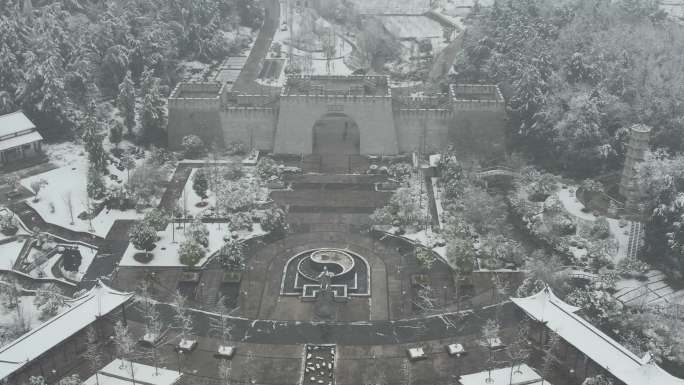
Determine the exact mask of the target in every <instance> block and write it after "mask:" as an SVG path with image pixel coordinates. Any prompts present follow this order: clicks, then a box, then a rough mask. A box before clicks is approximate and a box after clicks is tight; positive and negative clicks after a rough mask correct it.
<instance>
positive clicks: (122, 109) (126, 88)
mask: <svg viewBox="0 0 684 385" xmlns="http://www.w3.org/2000/svg"><path fill="white" fill-rule="evenodd" d="M116 104H117V107H119V113H120V114H121V116H122V117H123V118H124V124H125V125H126V127H127V128H128V135H129V136H133V128H134V127H135V86H134V84H133V80H132V79H131V71H128V72H126V77H124V80H123V81H122V82H121V84H120V85H119V96H118V97H117V99H116Z"/></svg>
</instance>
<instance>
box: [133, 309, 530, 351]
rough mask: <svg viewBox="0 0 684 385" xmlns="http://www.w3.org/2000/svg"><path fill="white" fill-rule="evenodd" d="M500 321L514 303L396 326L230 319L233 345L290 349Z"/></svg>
mask: <svg viewBox="0 0 684 385" xmlns="http://www.w3.org/2000/svg"><path fill="white" fill-rule="evenodd" d="M159 310H160V314H161V318H162V320H163V321H164V323H165V324H173V322H172V321H173V317H174V308H173V307H172V306H171V305H167V304H160V305H159ZM497 315H498V319H499V320H500V322H501V324H502V325H510V324H511V323H512V322H514V321H515V320H516V319H517V316H516V315H515V309H514V307H513V306H512V305H511V303H510V302H507V303H504V304H503V305H501V307H497V306H494V307H489V308H484V309H481V310H478V311H475V312H465V313H444V314H438V315H434V316H429V317H424V318H410V319H400V320H396V321H388V320H380V321H359V322H326V323H325V324H323V323H321V322H316V321H278V320H254V319H247V318H239V317H234V318H230V320H229V324H230V325H231V326H232V330H231V334H232V337H233V339H234V340H235V341H240V342H243V343H245V342H249V343H256V344H269V345H288V344H302V343H311V344H331V343H335V344H339V345H360V346H368V345H387V344H406V343H414V342H418V341H428V340H435V339H440V338H446V337H452V338H456V337H458V336H459V335H465V334H478V335H479V334H480V333H481V327H482V324H483V323H484V321H485V320H487V319H495V318H497ZM126 316H127V317H128V318H129V319H131V320H133V321H136V322H141V323H142V322H143V318H142V314H141V313H140V311H139V309H137V308H136V307H128V308H127V309H126ZM216 317H218V315H217V314H213V313H208V312H199V311H197V312H193V321H194V330H195V332H196V333H197V335H198V336H200V337H207V336H209V333H210V331H211V327H210V325H211V320H212V319H213V318H216Z"/></svg>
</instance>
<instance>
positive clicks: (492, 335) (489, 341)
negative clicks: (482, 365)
mask: <svg viewBox="0 0 684 385" xmlns="http://www.w3.org/2000/svg"><path fill="white" fill-rule="evenodd" d="M500 328H501V327H500V326H499V322H498V321H496V320H494V319H488V320H487V321H486V322H485V324H484V325H482V345H483V346H485V347H486V348H487V349H488V350H489V359H488V360H487V378H488V379H490V380H491V378H492V365H493V364H494V362H493V360H492V358H493V354H494V348H496V347H497V345H496V341H497V340H498V339H499V333H500Z"/></svg>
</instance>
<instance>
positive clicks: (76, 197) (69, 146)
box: [21, 143, 144, 237]
mask: <svg viewBox="0 0 684 385" xmlns="http://www.w3.org/2000/svg"><path fill="white" fill-rule="evenodd" d="M44 149H45V152H46V153H47V154H48V156H49V158H50V161H51V162H53V163H54V164H56V165H58V166H60V167H59V168H57V169H54V170H51V171H48V172H45V173H43V174H38V175H34V176H31V177H29V178H25V179H22V180H21V184H22V185H23V186H24V187H26V188H27V189H29V190H31V191H33V190H32V189H31V183H32V182H33V181H37V180H45V181H47V185H46V186H44V187H43V188H42V190H41V191H40V192H39V197H40V200H39V201H38V202H37V203H34V202H33V198H28V199H27V200H26V203H28V204H29V206H31V207H33V208H34V209H35V210H36V211H37V212H38V214H40V216H41V217H42V218H43V220H44V221H46V222H48V223H52V224H54V225H57V226H60V227H64V228H66V229H70V230H74V231H80V232H91V233H94V234H96V235H98V236H100V237H105V236H106V235H107V233H108V232H109V229H110V228H111V227H112V224H113V223H114V221H116V220H119V219H140V218H142V217H143V215H144V214H143V213H137V212H135V211H134V210H128V211H119V210H111V211H106V210H102V212H100V214H99V215H98V216H97V217H95V218H94V219H93V220H92V228H91V223H90V221H88V220H81V219H78V218H77V216H78V214H80V213H82V212H85V211H87V210H88V202H89V199H88V194H87V191H86V175H87V171H88V161H87V157H86V154H85V153H84V152H83V148H82V146H80V145H77V144H74V143H63V144H58V145H45V146H44ZM143 162H144V159H139V160H136V163H137V164H138V165H140V164H142V163H143ZM109 171H110V173H112V174H114V175H116V176H117V177H118V178H119V180H120V181H125V180H126V178H127V176H126V171H125V170H124V171H119V170H118V169H116V167H114V166H113V165H110V166H109ZM103 178H104V181H105V183H106V184H107V185H110V186H111V185H117V184H118V183H116V182H114V181H112V180H111V179H110V178H109V177H108V176H105V177H103ZM122 183H123V182H122ZM69 196H70V199H69ZM69 200H70V201H71V203H72V205H73V221H74V223H73V225H72V224H71V215H70V213H69V209H68V203H67V202H69ZM53 207H54V210H53Z"/></svg>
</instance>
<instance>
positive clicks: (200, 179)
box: [192, 169, 209, 202]
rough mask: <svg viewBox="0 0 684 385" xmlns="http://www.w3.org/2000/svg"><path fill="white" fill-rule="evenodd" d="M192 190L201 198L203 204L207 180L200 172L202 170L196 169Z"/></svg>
mask: <svg viewBox="0 0 684 385" xmlns="http://www.w3.org/2000/svg"><path fill="white" fill-rule="evenodd" d="M192 189H193V190H194V191H195V194H197V196H199V197H200V198H202V201H203V202H204V200H205V199H207V190H208V189H209V180H208V179H207V174H206V173H205V172H204V171H202V169H198V170H197V172H195V177H194V178H193V179H192Z"/></svg>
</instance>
